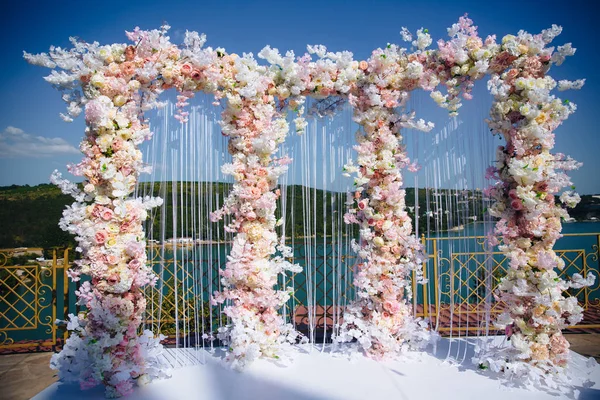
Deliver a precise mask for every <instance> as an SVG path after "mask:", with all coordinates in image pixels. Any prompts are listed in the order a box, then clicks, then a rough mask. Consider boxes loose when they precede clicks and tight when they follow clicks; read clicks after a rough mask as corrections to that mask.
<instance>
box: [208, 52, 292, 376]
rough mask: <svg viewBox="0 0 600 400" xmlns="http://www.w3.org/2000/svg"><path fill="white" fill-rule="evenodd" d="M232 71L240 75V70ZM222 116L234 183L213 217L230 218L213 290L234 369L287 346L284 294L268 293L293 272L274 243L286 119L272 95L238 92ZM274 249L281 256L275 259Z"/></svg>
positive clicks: (286, 295) (278, 354) (228, 170)
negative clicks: (228, 244)
mask: <svg viewBox="0 0 600 400" xmlns="http://www.w3.org/2000/svg"><path fill="white" fill-rule="evenodd" d="M241 64H242V65H238V67H239V69H243V67H244V65H243V61H242V62H241ZM227 100H228V103H227V109H226V110H225V111H224V112H223V121H222V127H223V134H224V135H226V136H228V137H229V138H230V141H229V152H230V154H231V155H232V156H233V163H232V164H227V165H225V166H224V167H223V172H224V173H227V174H230V175H232V176H233V178H234V180H235V183H234V186H233V189H232V191H231V193H230V195H229V197H228V198H227V199H226V201H225V204H224V206H223V208H222V209H221V210H219V211H217V212H215V213H213V214H212V219H213V221H216V220H218V219H220V218H221V217H222V216H223V215H224V214H230V215H232V216H233V222H232V223H231V224H229V225H228V226H227V227H226V230H227V231H229V232H234V233H235V234H236V235H235V238H234V240H233V247H232V249H231V253H230V255H229V256H228V257H227V264H226V267H225V269H224V270H222V271H221V277H222V279H221V280H222V282H223V286H224V287H223V291H222V292H221V293H218V292H215V295H214V299H215V301H216V302H217V303H225V304H226V306H225V314H226V315H227V316H228V317H229V318H230V323H229V325H228V327H227V328H221V330H220V332H219V335H218V337H219V338H220V339H222V340H224V341H225V343H226V344H228V345H229V354H228V357H227V358H228V361H230V362H231V364H232V366H233V367H234V368H236V369H242V368H243V367H244V366H245V365H246V364H248V363H250V362H252V361H253V360H255V359H256V358H258V357H261V356H262V357H266V358H275V359H277V358H280V357H281V356H282V355H283V353H282V351H283V350H284V349H285V347H287V346H288V345H289V343H294V342H295V339H296V335H297V334H296V332H295V330H294V329H293V327H292V326H291V325H289V324H286V323H285V321H284V320H283V318H282V317H281V316H280V315H279V314H278V310H279V308H281V306H283V304H285V302H286V301H287V300H288V299H289V290H291V289H288V290H285V291H281V290H275V288H274V286H275V285H276V284H277V278H278V276H279V275H280V274H281V273H283V272H285V271H286V270H290V271H294V272H300V271H301V269H300V268H299V267H298V266H294V265H292V264H290V263H289V262H287V261H285V260H284V258H283V257H291V251H290V249H289V248H287V247H285V246H284V245H283V244H281V245H279V244H278V240H277V233H276V232H275V227H276V225H277V221H276V219H275V209H276V200H277V198H278V197H279V189H277V190H274V189H275V187H276V185H277V178H278V177H279V176H280V175H281V174H282V173H283V172H285V170H286V169H287V166H286V164H287V163H289V162H290V160H289V159H288V158H282V159H276V158H275V157H274V154H275V152H276V151H277V147H278V145H279V144H280V143H282V142H283V140H284V138H285V136H286V134H287V132H288V124H287V122H286V119H285V118H284V117H282V116H281V115H279V114H278V113H277V111H276V108H275V103H274V99H273V96H269V95H262V93H261V94H256V95H255V96H254V97H252V98H244V97H243V96H241V95H240V94H239V92H234V93H231V94H230V95H228V96H227ZM276 250H280V251H281V255H280V256H277V257H274V255H275V253H276Z"/></svg>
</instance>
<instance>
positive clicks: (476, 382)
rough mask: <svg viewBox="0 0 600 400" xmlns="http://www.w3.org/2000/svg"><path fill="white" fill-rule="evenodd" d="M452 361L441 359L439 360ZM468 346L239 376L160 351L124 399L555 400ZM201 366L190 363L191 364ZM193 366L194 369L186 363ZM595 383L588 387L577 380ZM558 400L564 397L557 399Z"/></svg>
mask: <svg viewBox="0 0 600 400" xmlns="http://www.w3.org/2000/svg"><path fill="white" fill-rule="evenodd" d="M448 354H450V358H451V359H454V361H452V362H449V361H448V360H447V356H448ZM472 354H473V342H470V343H467V342H466V341H464V340H452V341H450V340H449V339H442V340H441V341H440V343H439V344H438V348H437V351H436V352H435V353H433V352H432V351H429V352H427V353H426V354H423V355H419V356H417V357H413V359H405V360H402V361H393V362H385V363H377V362H375V361H372V360H370V359H368V358H365V357H362V356H359V357H353V358H352V359H349V358H348V357H347V356H343V355H341V354H339V353H330V352H328V351H327V350H325V351H324V352H321V347H320V346H316V347H299V348H298V353H297V354H296V355H295V358H294V362H293V363H292V364H291V365H289V366H281V365H276V364H274V363H271V362H268V361H264V360H259V361H257V362H255V363H254V364H252V365H251V366H250V367H249V368H248V369H246V370H245V371H244V372H242V373H239V372H235V371H232V370H230V369H228V368H227V367H225V366H223V365H222V363H221V361H220V359H219V358H218V357H214V356H211V355H210V354H209V353H206V352H204V351H195V350H184V349H168V350H167V352H166V354H165V355H166V360H167V361H168V363H169V364H170V365H171V366H173V369H172V377H171V378H170V379H165V380H161V381H156V382H153V383H151V384H150V385H147V386H145V387H142V388H136V390H135V393H134V394H133V395H132V396H130V397H129V399H132V400H133V399H136V400H137V399H148V400H153V399H156V400H159V399H160V400H169V399H177V400H180V399H199V400H203V399H206V400H230V399H231V400H238V399H240V400H244V399H248V400H250V399H252V400H254V399H257V400H288V399H289V400H338V399H339V400H372V399H394V400H396V399H397V400H405V399H418V400H426V399H435V400H440V399H461V400H467V399H474V400H475V399H476V400H494V399H498V400H500V399H501V400H509V399H540V400H541V399H553V400H556V399H559V398H562V397H560V396H555V395H551V394H549V393H546V392H540V391H528V390H525V389H520V388H507V387H506V386H503V385H502V384H501V382H500V381H499V380H497V379H495V378H494V377H492V376H491V375H490V374H486V373H482V372H480V371H478V370H477V368H476V367H475V366H474V365H472V363H471V362H470V359H471V356H472ZM586 361H587V359H586V358H585V357H582V356H580V355H578V354H576V353H572V362H571V366H570V372H569V375H570V376H572V377H573V378H574V383H575V386H579V387H578V389H579V390H580V393H579V395H578V396H577V398H579V399H582V400H586V399H600V366H598V365H596V366H595V367H593V368H589V367H587V366H586ZM198 362H199V363H201V364H196V363H198ZM190 364H196V365H190ZM585 379H591V380H592V381H593V382H596V383H595V384H594V386H593V387H591V388H583V387H581V386H580V385H581V382H583V380H585ZM563 397H564V398H568V397H566V396H563ZM83 398H85V399H102V398H104V397H103V389H102V388H95V389H92V390H91V391H85V392H82V391H80V390H79V388H78V387H77V385H66V384H61V383H55V384H53V385H52V386H50V387H48V388H47V389H45V390H44V391H42V392H41V393H39V394H38V395H37V396H35V397H34V398H33V399H34V400H50V399H61V400H71V399H83Z"/></svg>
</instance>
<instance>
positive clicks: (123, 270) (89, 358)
mask: <svg viewBox="0 0 600 400" xmlns="http://www.w3.org/2000/svg"><path fill="white" fill-rule="evenodd" d="M119 48H120V50H121V53H117V54H119V55H123V51H124V50H125V48H124V47H123V48H121V47H119ZM116 51H117V49H115V52H116ZM111 55H112V53H111ZM124 59H125V56H123V61H124ZM126 64H127V62H125V63H123V64H121V67H119V66H118V65H116V64H115V63H113V65H115V67H114V68H112V69H108V70H106V71H100V72H96V73H93V74H91V75H88V76H84V77H82V81H83V83H84V90H88V92H89V93H90V97H92V98H90V99H89V100H88V101H87V104H86V106H85V117H86V123H87V129H86V137H85V139H84V140H83V141H82V142H81V145H80V148H81V151H82V152H83V153H84V155H85V157H84V159H83V161H82V162H81V163H79V164H78V165H76V166H71V168H70V169H71V172H72V173H73V174H75V175H78V176H82V177H83V178H84V183H83V192H79V190H78V189H77V186H76V185H74V184H69V183H68V182H66V181H63V180H62V179H60V176H59V175H58V174H55V175H54V182H55V183H57V184H59V185H60V186H61V187H62V188H63V191H65V192H69V193H71V194H73V195H74V196H75V197H76V200H77V202H76V203H74V204H73V205H72V206H70V207H68V208H67V210H66V211H65V212H64V213H63V215H64V216H63V218H62V220H61V227H62V228H63V229H65V230H67V231H69V232H71V233H73V234H75V235H76V239H77V241H78V243H79V247H78V251H80V252H81V253H82V256H81V259H80V260H77V261H76V262H75V263H76V268H74V269H70V270H69V273H70V277H71V279H72V280H73V281H77V280H79V279H80V277H81V276H82V275H83V276H89V277H90V281H86V282H84V283H83V284H82V285H81V288H80V289H79V291H78V292H77V296H78V304H79V305H82V306H85V307H86V309H87V311H85V312H83V313H81V314H80V315H79V316H74V315H72V314H71V315H70V321H69V322H68V324H67V329H68V330H69V331H70V332H71V335H70V337H69V338H68V340H67V342H66V343H65V346H64V348H63V350H62V352H61V353H59V354H55V355H54V356H53V358H52V363H51V366H52V367H53V368H55V369H58V370H59V376H60V377H61V379H63V380H67V381H70V380H73V381H79V382H80V385H81V387H82V388H84V389H85V388H89V387H93V386H96V385H98V384H104V385H105V386H106V395H107V397H119V396H123V395H127V394H129V393H131V392H132V388H133V384H134V383H136V381H137V383H145V382H147V381H148V380H149V378H150V377H152V376H160V375H164V372H161V371H160V370H158V369H156V366H152V363H153V361H156V360H154V359H152V358H150V359H148V353H147V352H148V350H149V348H150V347H154V346H157V347H159V346H160V345H159V343H158V340H154V339H153V336H152V333H151V332H147V333H144V335H142V337H141V338H139V337H138V329H139V327H140V325H141V323H142V316H143V314H144V311H145V309H146V299H145V297H144V292H143V287H144V286H145V285H147V284H149V283H150V284H154V282H155V280H156V277H155V276H154V274H153V273H152V270H151V269H150V268H149V267H148V266H147V264H146V242H145V234H144V231H143V229H142V222H143V221H144V220H145V219H146V217H147V212H146V210H147V209H149V208H151V207H154V206H156V205H160V204H161V202H162V201H161V200H160V199H146V201H142V200H141V199H132V198H131V197H130V196H131V194H132V192H133V190H134V187H135V184H136V182H137V179H138V175H139V173H140V172H142V171H143V170H144V168H143V165H142V153H141V151H140V150H139V149H138V145H139V144H140V143H142V142H143V141H144V139H147V138H149V137H150V133H149V130H148V127H147V126H146V125H144V124H142V123H141V122H140V120H139V119H138V107H139V104H138V102H139V96H138V94H137V89H138V88H139V82H137V81H135V80H132V79H130V80H127V79H125V77H123V75H125V74H127V72H126V69H127V68H128V66H127V65H126ZM129 69H131V68H129ZM129 74H130V75H131V74H132V71H131V72H129ZM149 346H150V347H149Z"/></svg>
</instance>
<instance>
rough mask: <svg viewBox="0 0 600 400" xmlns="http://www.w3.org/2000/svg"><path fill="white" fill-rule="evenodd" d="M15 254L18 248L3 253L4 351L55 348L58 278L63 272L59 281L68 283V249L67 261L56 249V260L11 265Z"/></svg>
mask: <svg viewBox="0 0 600 400" xmlns="http://www.w3.org/2000/svg"><path fill="white" fill-rule="evenodd" d="M15 254H16V250H15V249H9V250H0V349H2V348H13V347H38V346H52V347H53V346H55V345H56V344H57V327H56V325H55V323H54V322H55V320H56V318H57V293H56V288H57V278H58V277H59V270H62V272H63V273H62V274H60V278H59V279H60V280H61V282H66V271H67V269H68V250H64V253H63V257H64V258H63V260H64V261H63V262H59V261H60V259H58V258H57V251H56V250H54V251H53V257H52V260H47V261H44V262H33V263H30V264H27V265H9V264H10V263H9V261H10V260H11V258H12V257H13V256H14V255H15ZM67 289H68V287H65V288H64V293H65V296H66V295H67ZM65 301H66V300H65ZM66 304H67V303H66V302H65V309H64V310H65V311H66Z"/></svg>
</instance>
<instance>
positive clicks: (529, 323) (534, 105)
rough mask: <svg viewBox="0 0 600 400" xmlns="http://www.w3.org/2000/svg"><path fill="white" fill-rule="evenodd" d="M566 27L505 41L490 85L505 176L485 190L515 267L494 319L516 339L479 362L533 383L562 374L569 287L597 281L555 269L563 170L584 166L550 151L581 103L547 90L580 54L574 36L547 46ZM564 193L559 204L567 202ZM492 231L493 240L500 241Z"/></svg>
mask: <svg viewBox="0 0 600 400" xmlns="http://www.w3.org/2000/svg"><path fill="white" fill-rule="evenodd" d="M559 33H560V28H558V27H557V26H556V25H555V26H554V27H553V28H552V29H550V30H547V31H544V32H542V34H540V35H530V34H527V33H524V32H521V33H519V35H518V36H512V35H508V36H506V37H504V38H503V40H502V47H501V49H500V52H499V54H498V56H497V57H496V58H495V60H494V61H493V62H492V63H491V65H490V69H491V70H492V71H493V72H494V73H493V75H492V78H491V80H490V83H489V88H490V90H491V92H492V94H493V95H494V104H493V106H492V110H491V113H490V116H491V119H490V121H489V125H490V128H491V129H492V130H493V133H494V134H500V135H502V136H503V137H504V139H505V140H506V144H505V145H504V146H500V147H499V148H498V151H497V153H496V154H497V156H496V158H497V161H496V165H495V167H493V168H491V170H490V173H491V174H492V175H494V176H495V177H496V178H497V179H498V180H499V181H500V182H499V183H498V184H496V185H494V186H492V187H491V188H490V189H488V194H489V195H491V196H492V197H493V198H494V199H495V203H494V204H493V205H492V206H491V208H490V213H491V214H492V215H493V216H495V217H498V218H500V220H499V221H498V222H497V224H496V228H495V234H496V237H499V238H502V243H501V245H500V247H499V248H500V250H501V251H502V252H504V253H505V254H506V255H507V256H508V258H509V259H510V268H509V269H508V272H507V275H506V277H504V278H503V279H502V281H501V283H500V285H499V293H498V300H501V301H503V302H505V303H506V309H505V311H504V313H502V314H501V315H500V316H499V317H498V320H497V322H496V325H497V326H498V327H500V328H504V329H505V330H506V335H507V337H508V338H509V340H510V344H511V346H510V347H509V348H507V349H502V350H499V353H500V354H496V355H490V354H484V355H483V356H481V357H479V362H480V367H481V368H488V367H489V368H491V369H493V370H494V371H502V372H505V373H507V374H509V376H511V377H517V378H522V379H524V380H525V381H526V382H529V383H533V384H540V383H545V384H547V385H549V386H552V385H555V383H553V382H552V381H553V380H557V381H559V382H560V381H562V382H565V378H566V377H565V374H564V373H562V368H563V367H565V366H566V365H567V362H568V356H569V351H568V349H569V343H568V342H567V340H566V339H565V338H564V336H563V335H562V333H561V330H562V329H564V328H565V327H566V326H567V325H568V324H570V325H574V324H577V322H579V321H580V320H581V318H582V311H583V310H582V308H581V307H580V306H579V305H578V304H577V298H576V297H566V296H564V295H563V292H564V291H565V290H567V289H568V288H569V287H573V288H580V287H582V286H586V285H590V284H593V281H594V276H593V275H591V276H588V277H587V278H586V279H583V277H582V276H580V275H579V274H574V275H573V278H572V280H571V281H570V282H567V281H565V280H563V279H561V278H560V277H559V276H558V273H557V269H558V270H560V269H562V268H563V267H564V261H563V260H562V259H561V258H560V257H559V256H558V255H557V254H556V252H555V251H554V250H553V247H554V244H555V243H556V240H557V239H559V238H560V237H561V234H560V232H561V219H563V218H567V217H568V213H567V211H566V209H565V207H574V206H575V205H576V204H577V203H578V201H579V196H578V195H577V194H574V193H573V192H571V191H566V192H564V193H563V194H562V195H561V196H560V198H559V197H558V193H559V192H560V191H561V189H562V188H564V187H565V186H570V185H571V182H570V179H569V177H568V176H567V175H566V174H565V173H564V171H568V170H572V169H575V168H578V167H579V165H580V164H579V163H577V162H575V161H574V160H572V159H571V158H569V157H566V156H564V155H563V154H552V153H551V150H552V148H553V147H554V133H553V131H554V130H555V129H556V128H557V127H558V126H559V125H560V124H561V123H562V122H563V121H564V120H565V119H566V118H567V117H568V116H569V115H570V114H571V113H572V112H574V111H575V105H574V104H572V103H570V102H568V101H561V100H560V99H558V98H556V97H555V96H553V95H552V94H550V91H551V90H552V89H554V88H555V87H556V86H557V83H556V81H555V80H554V79H552V78H551V77H549V76H547V75H546V73H547V71H548V69H549V68H550V65H551V64H553V63H555V64H557V65H560V64H561V63H562V61H563V60H564V57H565V56H566V55H571V54H573V53H574V49H572V48H571V46H570V44H567V45H565V46H559V47H558V52H556V53H554V54H552V51H553V49H552V48H545V46H546V45H547V44H548V43H549V42H550V41H551V40H552V39H553V38H554V37H555V36H556V35H558V34H559ZM582 85H583V81H577V82H568V81H560V82H559V83H558V88H559V90H564V89H568V88H580V87H581V86H582ZM558 200H560V201H561V202H562V203H563V205H561V204H560V203H559V202H558ZM496 243H497V241H496V240H495V238H492V244H496Z"/></svg>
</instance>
